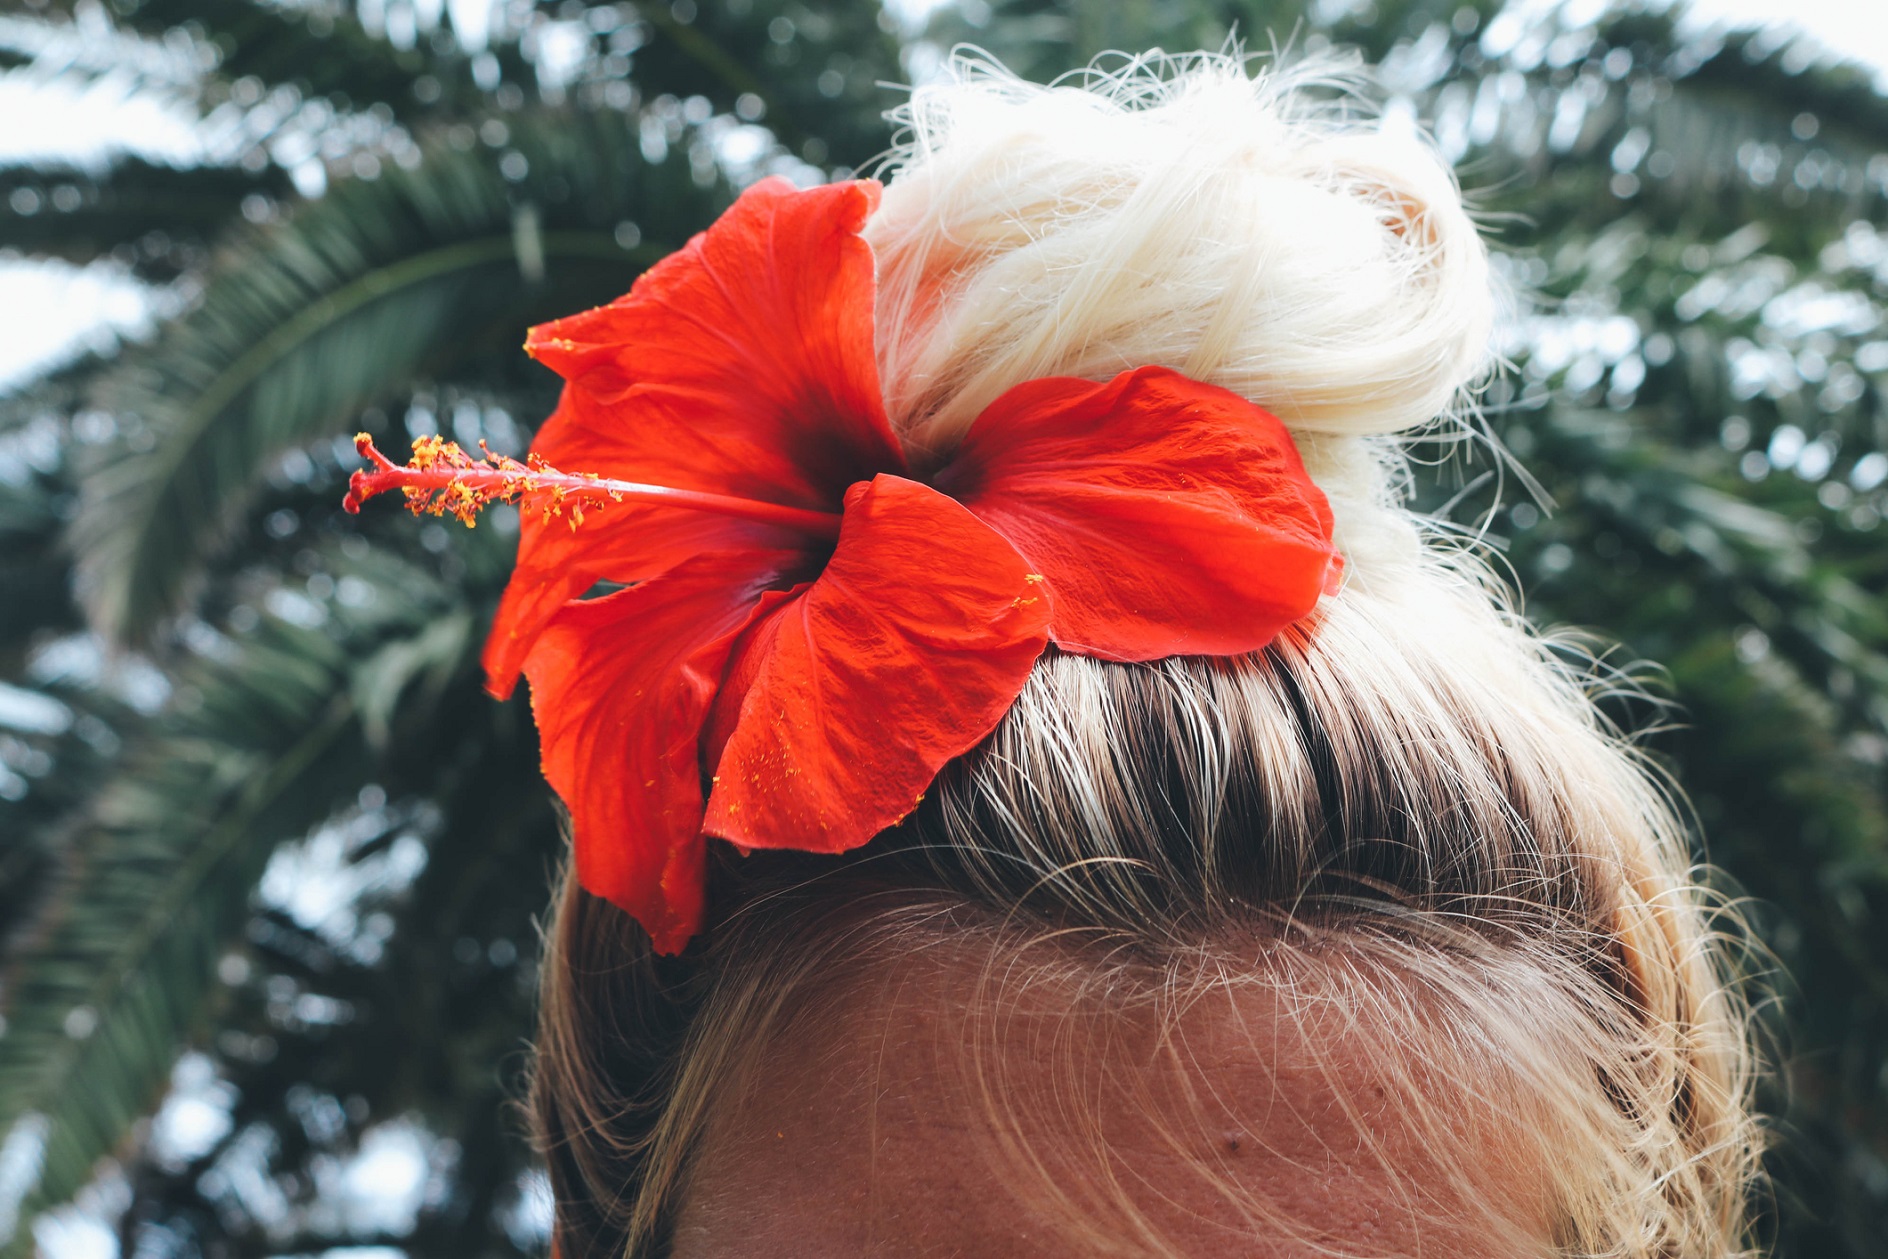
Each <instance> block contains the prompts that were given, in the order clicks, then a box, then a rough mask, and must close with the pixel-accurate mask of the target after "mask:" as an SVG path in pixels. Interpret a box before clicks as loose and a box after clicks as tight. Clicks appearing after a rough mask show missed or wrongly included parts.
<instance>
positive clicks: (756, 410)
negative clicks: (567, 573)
mask: <svg viewBox="0 0 1888 1259" xmlns="http://www.w3.org/2000/svg"><path fill="white" fill-rule="evenodd" d="M878 196H879V187H878V185H877V184H876V183H873V182H869V181H855V182H852V183H844V184H832V185H828V186H825V187H821V188H809V189H805V190H801V189H796V188H795V187H793V185H792V184H790V183H788V182H787V181H786V180H784V179H778V178H775V179H765V180H762V181H761V182H760V183H758V184H755V185H754V186H753V187H751V188H749V189H748V190H747V191H746V192H745V193H743V194H742V195H741V198H740V200H738V201H736V202H735V203H734V205H733V207H732V208H731V209H729V210H728V212H727V213H725V214H723V215H722V216H721V217H720V218H719V219H718V220H716V221H715V223H714V225H713V226H711V227H709V228H708V230H707V231H705V232H703V233H701V234H700V235H698V236H696V237H695V238H694V239H693V240H691V241H690V242H689V243H688V244H687V246H685V247H684V248H683V249H681V250H680V251H679V252H677V253H674V254H671V255H670V256H669V257H667V258H665V259H663V260H662V261H661V262H659V263H657V264H656V265H655V266H654V267H651V268H650V269H649V271H648V272H647V273H646V274H644V275H643V277H642V278H641V279H639V280H638V281H637V282H636V285H635V287H634V288H633V289H632V290H631V291H630V292H629V294H628V295H627V296H625V297H622V298H620V299H618V300H617V301H615V302H613V303H611V304H610V305H608V306H602V307H598V308H597V309H595V310H590V311H585V312H584V313H582V314H579V315H572V316H571V317H569V318H567V319H559V320H557V321H556V322H554V323H548V324H543V325H541V326H539V327H537V328H534V329H532V330H531V335H530V339H529V340H528V341H527V342H526V343H525V348H526V349H527V350H529V351H530V352H531V353H532V354H533V355H534V356H536V357H537V358H538V359H539V361H541V362H543V363H544V364H545V365H547V366H548V367H550V368H551V369H552V370H554V371H556V372H557V373H558V374H559V375H561V376H563V377H564V378H565V379H566V380H569V381H571V382H572V383H573V384H574V385H576V386H577V388H578V389H580V390H581V391H583V392H584V393H586V394H588V395H590V396H591V397H592V398H594V399H595V400H596V401H598V402H600V403H603V404H605V405H603V406H602V407H600V408H597V409H594V410H572V411H569V412H568V413H566V412H563V411H560V412H559V414H558V415H557V416H554V417H553V418H552V420H551V421H550V422H549V423H548V424H546V425H545V427H544V428H543V429H542V430H541V431H540V432H539V434H538V437H537V440H536V442H535V443H534V444H533V449H534V450H536V451H537V452H538V453H539V454H542V455H543V456H544V457H545V458H546V459H547V460H549V461H550V462H551V463H552V464H554V465H556V466H557V467H560V468H564V469H567V470H573V471H584V472H594V473H597V474H598V475H600V476H607V477H617V478H620V479H623V480H627V481H644V482H651V483H654V484H658V485H669V486H675V487H677V488H681V489H702V490H709V491H713V492H715V493H721V494H733V495H736V496H739V497H743V498H757V499H762V500H764V501H767V502H773V503H785V504H788V505H790V506H797V507H808V508H813V509H816V510H827V511H831V510H835V509H837V507H838V506H839V503H840V501H841V499H842V498H843V496H844V494H845V492H846V489H847V487H849V486H851V485H853V484H855V483H857V482H859V481H864V480H867V479H869V478H870V477H872V476H873V475H874V474H876V473H879V472H897V471H902V470H903V468H904V466H905V463H904V456H903V454H902V452H901V450H900V447H899V444H898V440H897V438H896V437H895V436H894V435H893V433H892V429H891V424H890V423H889V421H887V420H886V418H885V404H884V401H883V397H882V395H881V392H880V390H879V379H878V362H877V358H876V354H875V350H874V346H873V323H872V320H873V302H874V299H875V287H874V286H875V283H876V281H875V278H874V272H873V267H874V263H873V258H872V251H871V248H870V247H869V246H868V245H867V244H866V243H865V241H864V240H862V239H861V238H860V237H859V229H860V228H861V227H862V226H863V225H864V223H865V219H866V216H867V215H869V214H870V213H871V212H872V210H873V209H874V207H876V206H877V204H878Z"/></svg>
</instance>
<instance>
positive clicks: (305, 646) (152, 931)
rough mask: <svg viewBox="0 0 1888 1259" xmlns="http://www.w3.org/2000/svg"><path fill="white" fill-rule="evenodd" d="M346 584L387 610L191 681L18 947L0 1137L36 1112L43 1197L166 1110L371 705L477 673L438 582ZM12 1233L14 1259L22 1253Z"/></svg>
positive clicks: (139, 746) (183, 682)
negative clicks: (177, 1075) (287, 859)
mask: <svg viewBox="0 0 1888 1259" xmlns="http://www.w3.org/2000/svg"><path fill="white" fill-rule="evenodd" d="M346 571H349V573H350V575H351V576H353V577H354V578H355V579H356V580H371V583H372V586H373V588H374V589H375V591H376V595H377V597H375V598H372V599H369V600H363V601H362V602H364V603H366V604H367V605H368V606H369V607H370V608H371V609H373V610H372V611H371V612H362V613H356V614H353V615H351V616H350V615H344V614H341V613H337V619H336V621H335V623H334V624H331V625H327V626H321V627H307V626H300V625H293V624H289V623H286V622H283V621H280V620H276V619H273V618H271V619H269V620H267V621H265V622H264V623H263V625H262V626H261V627H260V629H259V630H258V631H257V632H256V633H255V634H254V635H253V636H252V637H249V638H247V639H242V640H234V641H226V642H225V644H224V646H223V647H222V648H221V649H219V650H217V651H215V652H213V653H212V654H211V655H210V656H209V657H206V658H203V659H200V660H199V661H197V663H196V664H194V665H192V666H189V667H186V668H183V669H181V670H179V671H178V672H177V674H176V679H177V682H178V684H179V685H180V686H182V687H185V688H189V690H190V692H191V693H192V694H193V695H195V696H197V697H198V698H197V702H195V703H194V704H192V705H190V706H189V708H188V711H184V710H183V709H182V708H181V707H178V706H173V708H172V709H171V710H170V711H169V712H168V713H167V714H166V715H165V716H164V717H162V718H160V719H158V720H157V721H155V722H154V723H153V724H152V725H151V726H150V727H149V728H148V729H147V730H146V731H145V733H144V734H143V735H142V736H140V738H139V739H138V740H137V741H136V743H135V745H134V746H133V748H132V749H131V750H130V751H129V752H128V754H127V756H126V758H125V761H124V767H123V769H122V770H121V771H120V772H119V773H118V774H117V775H116V776H115V777H114V778H113V780H112V781H111V782H110V783H109V784H108V785H107V787H106V788H105V789H104V791H103V792H102V794H101V796H100V798H99V799H98V800H97V801H96V802H95V804H94V805H93V806H92V807H91V808H89V809H88V810H87V811H86V821H85V825H84V827H83V832H82V834H81V836H80V837H79V838H78V840H77V841H76V842H75V843H74V844H73V845H72V846H71V852H70V854H69V856H68V857H67V859H66V861H65V863H64V870H63V872H62V875H61V877H60V879H59V880H58V886H57V887H56V888H55V889H54V891H53V894H52V896H51V897H50V899H49V901H48V903H47V904H46V906H45V907H43V908H42V909H41V911H40V912H39V914H38V915H37V924H36V929H35V930H34V931H33V932H32V934H31V936H30V938H29V939H27V940H26V941H25V942H24V945H23V946H22V947H16V949H15V950H14V951H13V956H12V957H11V958H10V961H11V968H10V973H9V975H8V984H7V997H8V1001H7V1014H8V1019H9V1024H10V1026H9V1031H8V1034H7V1035H6V1036H5V1037H0V1131H4V1130H7V1129H9V1128H11V1126H12V1125H13V1124H14V1123H16V1122H17V1121H18V1120H19V1119H20V1118H21V1117H22V1116H24V1115H28V1114H36V1115H39V1116H41V1117H43V1120H44V1121H45V1123H46V1131H47V1138H46V1143H45V1156H44V1162H43V1167H42V1170H41V1173H40V1176H39V1180H38V1184H37V1187H36V1189H35V1191H34V1192H35V1197H34V1198H33V1200H32V1202H34V1203H39V1204H49V1203H56V1202H61V1201H64V1200H66V1199H67V1198H69V1197H70V1196H71V1194H72V1193H73V1192H75V1191H76V1190H77V1189H78V1188H79V1187H80V1186H81V1185H83V1184H84V1183H85V1181H86V1180H87V1179H88V1178H89V1177H90V1175H91V1173H92V1167H93V1164H94V1163H95V1162H96V1160H97V1159H98V1158H100V1157H101V1156H103V1155H104V1154H106V1153H108V1152H109V1151H110V1150H111V1149H112V1148H114V1147H115V1146H116V1145H117V1143H118V1141H119V1140H120V1139H121V1137H122V1136H123V1134H124V1133H125V1132H126V1130H127V1129H128V1128H129V1127H130V1126H131V1124H132V1123H133V1121H135V1120H136V1119H137V1118H138V1117H139V1116H140V1115H142V1114H144V1113H146V1112H147V1111H148V1110H149V1108H150V1106H151V1105H152V1103H153V1101H154V1100H155V1098H156V1097H157V1095H158V1093H159V1091H160V1090H161V1089H162V1087H163V1084H164V1081H165V1078H166V1075H167V1073H168V1071H169V1069H170V1064H171V1062H172V1060H173V1058H174V1056H175V1053H176V1049H177V1046H178V1045H179V1044H181V1043H185V1042H186V1041H188V1040H189V1039H190V1038H191V1037H192V1036H193V1035H194V1034H196V1033H198V1032H199V1031H200V1030H201V1028H202V1026H203V1019H204V1015H205V1013H206V1002H208V1001H209V1000H210V999H211V998H212V997H213V995H214V993H215V990H216V979H215V974H216V960H217V958H218V956H219V955H220V954H221V953H222V951H223V950H224V949H225V948H227V947H228V944H229V942H230V941H231V939H232V938H233V937H235V936H236V935H237V933H238V932H239V930H240V928H241V926H242V924H243V922H244V921H245V920H246V918H247V917H248V913H249V902H250V895H251V891H252V889H253V888H254V887H255V884H256V882H257V880H258V878H259V877H260V875H261V873H262V870H263V867H264V866H265V865H266V864H267V862H268V859H269V856H270V854H271V852H272V851H273V849H274V846H275V843H276V841H278V840H281V839H286V838H289V837H292V836H298V835H300V834H302V833H303V832H305V831H307V830H308V829H309V828H310V827H311V826H313V825H315V824H317V823H319V822H320V821H321V820H322V819H323V818H324V817H326V816H327V815H328V814H329V813H331V812H332V811H333V810H334V809H335V808H336V807H337V806H338V805H339V804H341V803H342V802H343V801H345V800H348V799H351V798H352V797H353V795H354V794H355V792H356V790H357V788H358V786H359V784H360V782H361V781H362V779H363V778H364V777H365V776H366V773H367V769H368V766H369V764H370V749H369V745H368V742H367V741H366V739H365V737H364V733H363V719H364V718H365V719H366V720H367V721H368V722H369V723H370V724H371V723H373V722H375V721H376V720H380V719H379V718H375V717H374V716H372V715H371V714H364V713H363V712H362V710H361V707H360V701H361V700H362V699H363V698H369V699H371V701H372V702H373V703H383V702H384V703H387V704H391V703H393V702H396V701H398V700H399V699H400V697H401V696H402V695H403V694H406V695H410V696H412V697H413V698H412V700H411V702H412V703H413V704H416V705H418V706H420V707H425V706H426V696H427V695H428V694H431V695H433V696H435V697H436V696H437V693H438V689H439V686H440V685H441V684H442V679H444V678H447V677H450V676H453V675H455V674H458V675H463V674H466V673H469V672H470V671H471V670H472V668H473V659H474V652H473V640H472V636H471V635H470V634H469V633H467V632H465V631H466V629H467V627H468V625H469V613H468V612H467V611H466V610H464V609H463V608H455V606H454V604H453V601H452V596H451V595H450V594H449V593H448V592H447V591H446V590H445V589H444V588H442V587H441V586H440V585H439V584H438V583H436V582H435V581H433V580H431V579H430V578H428V577H426V576H425V575H424V574H422V573H420V572H418V571H416V570H414V569H411V568H410V567H408V566H406V565H403V564H398V563H396V562H393V561H390V560H388V559H386V558H384V557H382V558H380V559H378V560H374V559H371V558H370V559H369V560H368V561H364V562H360V563H350V564H348V565H347V569H346ZM442 626H444V627H449V628H450V627H457V628H455V629H451V632H442V630H441V627H442ZM429 677H430V678H431V679H432V681H430V682H428V681H427V679H428V678H429ZM30 1209H31V1207H30V1204H29V1210H30ZM14 1240H15V1246H14V1251H12V1252H5V1251H0V1253H17V1252H18V1248H19V1246H21V1245H23V1244H24V1241H23V1239H17V1238H16V1239H14Z"/></svg>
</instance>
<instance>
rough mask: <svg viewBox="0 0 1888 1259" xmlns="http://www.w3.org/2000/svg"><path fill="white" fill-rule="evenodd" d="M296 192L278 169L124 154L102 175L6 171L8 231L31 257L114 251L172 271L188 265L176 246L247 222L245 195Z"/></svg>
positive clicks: (0, 204)
mask: <svg viewBox="0 0 1888 1259" xmlns="http://www.w3.org/2000/svg"><path fill="white" fill-rule="evenodd" d="M289 191H290V187H289V183H288V179H287V176H285V175H284V174H283V173H282V172H281V170H280V169H279V168H276V167H269V168H265V169H264V170H263V171H261V172H260V173H254V172H250V171H247V170H244V169H243V168H242V167H240V166H197V167H177V166H170V165H166V164H164V163H161V162H153V161H149V160H147V159H144V158H138V157H123V158H120V159H118V160H117V161H116V162H114V163H113V164H112V165H110V166H109V167H107V168H106V169H105V170H103V171H102V172H101V171H96V170H91V169H88V168H84V167H61V166H46V165H37V166H31V167H19V166H15V167H8V168H0V236H3V237H4V238H5V239H6V241H7V244H8V245H9V246H10V247H11V248H13V249H16V250H19V251H21V252H22V253H25V254H28V255H31V256H39V257H46V258H59V259H63V260H64V261H66V262H72V263H80V264H83V263H88V262H92V261H95V260H97V259H99V258H102V257H106V256H111V255H114V254H116V255H117V256H118V257H120V258H121V259H123V260H124V261H126V262H129V263H130V264H132V266H133V267H134V268H135V269H137V270H138V271H140V272H142V273H144V274H147V275H151V276H153V277H154V278H170V277H171V276H174V275H175V274H176V273H177V271H178V270H180V269H181V268H180V267H179V265H178V262H177V261H176V251H177V249H178V247H180V246H185V247H187V246H192V245H195V246H197V247H199V248H201V247H203V246H205V245H207V244H208V243H210V242H211V241H213V240H214V239H215V238H216V237H217V236H218V235H219V234H220V233H221V232H222V230H223V229H224V228H225V227H226V226H227V225H228V224H229V223H231V222H232V221H239V220H240V217H241V211H242V206H243V201H244V199H245V198H247V197H250V196H260V197H263V198H268V199H280V198H282V197H283V196H285V195H286V194H288V193H289ZM21 207H27V209H26V210H25V211H24V212H23V211H22V208H21Z"/></svg>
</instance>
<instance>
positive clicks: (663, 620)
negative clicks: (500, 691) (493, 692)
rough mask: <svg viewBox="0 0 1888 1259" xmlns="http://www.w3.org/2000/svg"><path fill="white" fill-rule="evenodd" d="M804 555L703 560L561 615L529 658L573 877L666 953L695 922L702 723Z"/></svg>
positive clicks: (699, 886)
mask: <svg viewBox="0 0 1888 1259" xmlns="http://www.w3.org/2000/svg"><path fill="white" fill-rule="evenodd" d="M800 559H801V557H800V556H799V555H797V554H795V553H792V552H786V553H780V552H753V553H747V554H717V555H702V556H697V557H695V558H694V559H691V560H688V561H686V562H684V563H683V564H681V565H679V566H677V567H676V568H675V569H673V570H672V571H670V572H668V573H665V574H663V575H662V576H659V577H655V578H652V579H651V580H649V581H646V582H644V583H643V584H642V585H639V586H633V587H631V588H629V589H627V590H619V591H617V592H616V593H615V594H612V595H608V596H606V597H604V598H601V599H592V600H588V601H585V602H581V603H573V604H571V605H569V606H568V607H565V608H563V609H562V610H561V611H559V612H558V613H557V614H556V616H554V617H553V618H552V619H551V621H550V623H549V624H548V625H547V626H546V627H545V629H544V632H543V634H542V635H541V636H540V637H539V638H538V640H537V643H536V645H535V646H534V647H533V648H532V650H531V653H530V655H529V657H528V658H527V659H526V661H525V666H524V669H525V674H526V676H528V677H529V678H530V680H531V707H532V712H533V714H534V715H535V716H536V718H537V724H538V733H539V737H540V739H541V740H542V746H543V760H544V776H545V778H546V779H548V780H549V781H550V784H551V786H552V787H553V788H555V789H556V791H557V794H558V796H559V797H561V798H562V799H563V801H564V804H565V805H566V806H567V807H568V808H569V809H570V815H571V821H572V823H573V826H574V828H575V832H576V849H577V876H578V879H579V880H580V881H581V882H582V884H583V886H584V887H585V889H587V890H588V891H590V892H592V893H594V894H596V895H598V896H601V897H604V898H605V899H607V900H609V901H612V902H614V903H615V904H616V905H618V906H620V907H621V908H623V909H625V910H627V911H628V912H629V913H630V914H632V915H633V916H634V917H635V918H636V920H637V921H638V922H640V923H642V925H643V927H644V928H645V929H647V931H648V932H649V936H650V938H651V939H652V940H653V941H654V942H655V947H656V949H657V950H658V951H660V952H663V953H676V952H680V951H681V948H682V946H683V945H685V944H686V943H687V942H688V938H689V937H690V936H691V935H693V934H694V933H695V932H696V931H697V930H699V929H700V926H701V917H702V906H703V882H704V878H705V872H706V866H705V860H706V857H705V848H704V844H703V841H702V837H701V821H702V807H703V798H702V782H701V752H700V745H701V732H702V724H703V722H704V721H705V719H706V717H707V713H708V708H709V705H710V704H712V703H713V702H714V697H715V691H716V688H717V687H718V686H719V684H720V681H721V674H722V671H723V669H724V668H725V666H726V664H727V658H728V652H729V650H730V648H731V647H732V645H733V642H734V640H735V638H736V636H737V635H738V634H739V632H740V630H741V628H742V626H743V625H745V624H746V623H747V621H748V619H749V617H750V616H751V614H752V612H753V609H754V607H755V605H756V604H757V603H758V602H759V600H760V598H761V595H762V593H763V592H764V591H766V590H767V589H768V588H769V587H770V586H772V585H774V584H776V583H777V582H778V581H779V580H780V579H781V575H782V573H783V572H786V571H787V570H789V569H791V568H793V567H794V566H795V565H796V564H797V563H799V562H800Z"/></svg>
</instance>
